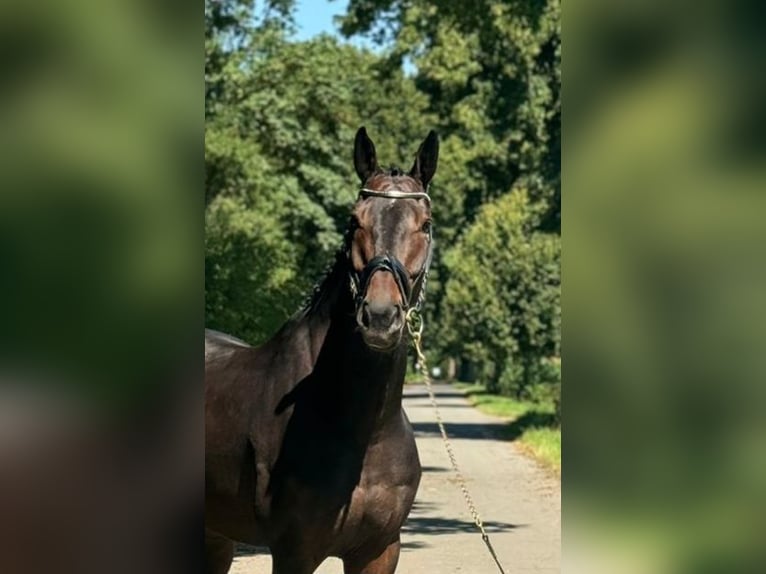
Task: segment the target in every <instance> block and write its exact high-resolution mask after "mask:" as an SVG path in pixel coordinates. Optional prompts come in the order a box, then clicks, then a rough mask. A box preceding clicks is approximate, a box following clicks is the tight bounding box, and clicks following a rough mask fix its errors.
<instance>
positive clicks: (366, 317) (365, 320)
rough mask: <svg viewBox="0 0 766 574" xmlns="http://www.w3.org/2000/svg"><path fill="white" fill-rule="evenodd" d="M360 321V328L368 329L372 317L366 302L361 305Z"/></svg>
mask: <svg viewBox="0 0 766 574" xmlns="http://www.w3.org/2000/svg"><path fill="white" fill-rule="evenodd" d="M361 319H362V321H361V323H362V327H364V328H365V329H369V328H370V325H371V324H372V315H371V314H370V306H369V305H368V304H367V301H365V302H364V303H362V313H361Z"/></svg>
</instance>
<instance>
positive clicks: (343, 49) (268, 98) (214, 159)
mask: <svg viewBox="0 0 766 574" xmlns="http://www.w3.org/2000/svg"><path fill="white" fill-rule="evenodd" d="M245 24H246V23H243V24H242V25H243V28H242V30H244V31H242V30H240V33H239V35H238V36H237V41H236V42H235V41H233V40H231V39H226V40H221V39H219V40H218V42H217V43H215V42H214V43H213V44H214V45H215V46H218V47H219V48H220V47H221V46H223V47H224V48H225V47H226V46H228V47H229V49H228V51H226V50H224V51H223V53H224V55H225V57H226V58H228V60H227V61H225V62H224V63H222V64H221V63H220V62H219V63H217V64H216V66H212V65H211V68H215V69H218V70H220V73H219V74H218V76H216V77H217V80H216V81H215V82H211V85H212V86H213V87H212V88H211V89H210V90H209V92H208V93H209V94H210V100H211V101H209V102H208V103H207V108H208V110H207V111H208V114H207V116H206V137H205V169H206V200H207V208H206V209H207V213H206V237H207V241H206V266H205V272H206V293H207V296H206V320H207V324H208V326H210V327H214V328H219V329H223V330H228V331H231V332H233V333H235V334H238V335H240V336H244V337H246V338H247V339H248V340H249V341H252V342H258V341H262V340H263V339H265V338H266V337H267V336H268V335H269V334H271V333H272V332H273V331H274V330H275V329H276V328H277V327H278V326H279V325H280V324H281V323H282V322H283V321H284V320H285V319H286V318H287V317H288V316H289V315H290V313H291V312H292V311H295V310H296V309H297V308H298V305H299V303H300V296H299V293H301V292H307V291H308V290H309V288H310V287H311V284H312V283H313V282H315V281H316V280H317V279H318V278H319V277H320V276H321V274H322V272H323V270H324V268H325V266H326V265H327V264H328V263H329V262H330V261H331V260H332V256H333V254H334V253H335V250H336V249H337V248H338V246H339V244H340V241H341V233H342V230H343V228H344V227H345V225H346V222H347V218H348V210H349V207H350V205H351V204H352V202H353V201H354V199H355V198H356V194H357V189H358V180H357V176H356V175H355V173H354V170H353V166H352V162H351V150H352V142H353V137H354V133H355V131H356V129H357V128H358V127H359V126H360V125H363V124H364V125H366V126H367V127H368V130H369V131H370V132H371V133H372V134H373V136H374V137H375V139H376V144H377V147H378V151H379V156H380V157H381V158H383V159H386V158H390V161H393V162H397V161H402V160H404V161H406V162H409V161H411V157H412V155H413V154H414V152H415V149H414V146H415V145H416V142H418V141H420V140H421V139H422V137H423V134H425V133H426V132H427V127H428V126H430V125H432V123H433V122H432V120H430V118H429V116H428V114H427V112H426V107H427V98H426V96H425V95H423V94H422V93H420V92H418V91H417V89H416V87H415V85H414V82H413V81H412V80H411V79H409V78H406V77H405V76H404V74H403V73H402V72H401V71H399V72H398V73H391V72H390V70H388V69H387V68H385V67H381V66H380V57H378V56H376V55H374V54H372V53H370V52H366V51H362V50H359V49H358V48H355V47H353V46H350V45H344V44H342V43H340V42H339V41H338V40H336V39H333V38H331V37H328V36H323V37H319V38H316V39H313V40H311V41H308V42H290V41H288V39H287V37H286V30H287V29H288V28H289V24H284V23H282V22H281V21H279V20H277V21H268V20H261V21H259V22H257V23H250V24H248V25H249V26H250V27H249V28H247V26H246V25H245ZM247 30H249V34H248V33H247ZM232 33H233V32H231V30H230V28H227V29H226V31H225V34H224V35H225V36H227V37H229V36H231V34H232ZM219 52H220V50H218V51H216V50H211V51H210V54H214V55H216V57H218V55H219ZM210 77H211V78H212V77H213V75H211V76H210ZM207 79H208V78H207V75H206V80H207ZM235 212H238V213H235ZM234 308H236V309H237V310H236V311H234V310H233V309H234Z"/></svg>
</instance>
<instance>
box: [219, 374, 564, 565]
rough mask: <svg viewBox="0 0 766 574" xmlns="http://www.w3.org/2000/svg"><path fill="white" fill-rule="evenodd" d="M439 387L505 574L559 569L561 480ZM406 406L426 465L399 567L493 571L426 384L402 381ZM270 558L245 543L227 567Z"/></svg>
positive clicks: (495, 424) (494, 422)
mask: <svg viewBox="0 0 766 574" xmlns="http://www.w3.org/2000/svg"><path fill="white" fill-rule="evenodd" d="M436 391H437V395H438V401H439V405H440V408H441V412H442V417H443V419H444V421H445V423H446V425H447V432H448V433H449V435H450V437H451V440H452V443H453V447H454V450H455V455H456V456H457V459H458V463H459V464H460V465H461V467H462V469H463V474H465V475H466V477H467V478H468V488H469V490H470V491H471V493H472V494H473V497H474V500H475V502H476V506H477V508H478V510H479V513H480V514H481V515H482V517H483V519H484V522H485V525H486V526H487V530H488V531H489V532H490V538H491V540H492V542H493V545H494V546H495V549H496V550H497V553H498V556H499V557H500V560H501V562H502V563H503V565H504V566H505V569H506V571H507V572H508V574H511V573H521V572H535V573H540V574H553V573H554V572H555V573H558V572H560V560H561V487H560V482H559V480H558V479H557V478H554V477H551V476H550V475H549V474H548V473H547V472H546V471H544V470H542V469H540V468H539V467H538V465H537V464H536V463H535V462H533V461H532V460H530V459H529V458H527V457H526V456H525V455H523V454H522V453H521V452H520V451H519V450H518V449H517V448H516V447H515V446H514V445H513V444H512V443H510V444H509V443H508V442H507V441H506V442H504V441H500V440H496V439H495V438H494V437H495V436H497V434H498V430H499V429H500V428H501V427H502V426H503V422H502V420H500V419H497V418H493V417H490V416H487V415H485V414H482V413H480V412H479V411H477V410H476V409H474V408H473V407H471V406H470V405H469V404H468V402H467V401H466V399H465V398H464V397H463V396H462V395H461V394H460V393H459V392H458V391H456V390H455V389H453V388H452V387H450V386H447V385H437V386H436ZM404 407H405V409H406V411H407V415H408V416H409V418H410V421H411V422H412V425H413V427H414V429H415V433H416V436H417V442H418V451H419V453H420V462H421V464H422V465H423V471H424V472H423V479H422V481H421V483H420V489H419V490H418V496H417V499H416V501H415V507H414V509H413V511H412V513H411V514H410V517H409V520H408V521H407V523H406V524H405V526H404V529H403V532H402V543H403V552H402V555H401V558H400V560H399V567H398V568H397V573H398V574H436V573H440V574H441V573H456V572H457V573H463V574H496V573H497V570H496V567H495V565H494V563H493V562H492V559H491V558H490V556H489V554H488V553H487V550H486V547H485V546H484V543H483V542H482V540H481V537H480V536H479V535H478V534H477V533H476V532H475V531H474V527H473V523H472V521H471V516H470V514H469V512H468V509H467V508H466V505H465V501H464V499H463V495H462V493H461V492H460V489H459V487H458V485H457V483H456V482H455V478H454V475H453V473H452V472H451V470H450V466H449V459H448V458H447V454H446V452H445V451H444V445H443V443H442V440H441V436H440V435H439V430H438V427H437V426H436V423H435V419H434V415H433V410H432V409H431V405H430V402H429V400H428V397H427V395H426V392H425V388H424V387H422V386H417V385H412V386H407V387H405V400H404ZM270 565H271V558H270V557H269V556H268V555H265V554H260V553H257V551H254V549H252V548H246V547H242V548H240V549H238V556H237V557H236V558H235V561H234V566H233V567H232V570H231V572H232V573H233V574H270V572H271V569H270ZM342 572H343V567H342V563H341V562H340V561H339V560H336V559H328V560H326V561H325V562H324V563H323V564H322V566H321V567H320V568H319V569H318V570H317V573H318V574H342Z"/></svg>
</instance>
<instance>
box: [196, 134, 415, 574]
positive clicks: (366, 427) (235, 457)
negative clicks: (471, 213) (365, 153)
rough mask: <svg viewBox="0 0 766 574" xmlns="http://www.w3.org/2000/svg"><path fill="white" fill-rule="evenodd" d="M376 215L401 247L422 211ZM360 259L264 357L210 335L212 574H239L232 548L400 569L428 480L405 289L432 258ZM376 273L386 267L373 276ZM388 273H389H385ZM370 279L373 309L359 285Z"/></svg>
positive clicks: (310, 562) (377, 571) (294, 572)
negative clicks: (402, 538)
mask: <svg viewBox="0 0 766 574" xmlns="http://www.w3.org/2000/svg"><path fill="white" fill-rule="evenodd" d="M361 131H362V130H360V132H361ZM365 137H366V134H365ZM357 139H359V137H358V138H357ZM370 144H371V142H370ZM372 153H373V154H374V148H373V149H372ZM429 179H430V178H429ZM426 184H427V182H426ZM414 195H417V194H414ZM420 195H425V194H424V193H420ZM371 201H375V202H378V203H376V204H375V205H376V206H378V207H379V208H381V213H384V214H385V217H387V218H389V219H391V221H394V222H395V223H397V225H399V227H402V230H400V235H401V234H403V233H404V232H405V231H406V230H405V229H404V227H403V224H401V223H400V221H401V220H402V216H403V215H407V214H408V213H409V212H406V209H409V210H410V211H412V212H413V213H414V210H415V207H413V206H412V205H410V206H409V207H407V208H405V207H399V208H398V209H400V210H402V213H401V214H398V215H397V214H396V213H392V210H391V206H390V205H385V206H384V205H383V204H382V203H381V202H384V201H388V200H385V199H382V198H375V199H373V200H371ZM399 201H401V200H399ZM406 201H409V202H412V203H414V202H415V201H416V200H414V199H408V200H406ZM367 207H368V208H369V206H367ZM413 213H409V215H410V217H411V218H414V215H413ZM367 216H368V217H372V216H371V215H370V214H367ZM381 217H383V216H382V215H381ZM413 221H415V219H413ZM416 223H417V226H418V227H417V229H419V228H420V227H419V226H420V225H421V223H419V222H416ZM416 223H413V225H415V224H416ZM394 235H395V234H393V233H389V236H390V237H394ZM408 237H409V236H408ZM352 238H353V236H352ZM358 238H361V239H364V235H363V234H359V236H358ZM389 241H393V239H389ZM429 242H430V236H429ZM414 243H418V242H414ZM418 245H420V243H418ZM423 245H426V244H425V243H423ZM352 248H354V249H357V251H356V252H355V253H357V254H359V253H361V251H359V250H360V249H363V248H364V244H362V243H359V244H358V245H352V244H350V243H349V244H348V245H347V251H346V252H345V253H344V254H343V256H339V257H338V258H337V260H336V263H335V265H334V267H333V268H332V270H331V272H330V273H329V275H328V276H327V277H326V278H325V280H324V283H323V284H322V286H321V287H320V288H319V289H318V291H317V293H316V294H315V297H314V299H313V300H312V302H311V303H310V304H309V305H308V307H307V308H306V309H304V310H303V311H302V312H300V313H299V314H298V315H297V316H296V317H294V318H293V319H291V320H290V321H289V322H288V323H287V324H286V325H285V326H283V328H282V329H281V330H280V331H279V332H278V333H277V334H276V335H275V336H274V337H273V338H272V339H271V340H270V341H268V342H267V343H265V344H264V345H263V346H261V347H257V348H253V347H250V346H248V345H246V344H245V343H243V342H242V341H239V340H238V339H235V338H234V337H231V336H229V335H225V334H222V333H216V332H206V340H205V363H206V364H205V385H206V387H205V409H206V412H205V417H206V443H205V473H206V553H207V562H208V572H210V573H211V574H224V573H226V572H227V571H228V569H229V566H230V564H231V560H232V556H233V543H232V540H238V541H242V542H246V543H250V544H254V545H262V546H268V547H269V548H270V550H271V553H272V556H273V559H274V568H273V572H274V573H275V574H309V573H311V572H313V571H314V569H315V568H316V567H317V566H318V565H319V564H320V563H321V562H322V561H323V560H324V559H325V558H326V557H327V556H337V557H340V558H341V559H343V562H344V568H345V572H346V573H347V574H392V573H393V572H394V570H395V568H396V564H397V561H398V556H399V531H400V529H401V527H402V525H403V524H404V521H405V520H406V518H407V515H408V514H409V511H410V509H411V507H412V504H413V501H414V498H415V494H416V492H417V488H418V484H419V482H420V474H421V468H420V462H419V459H418V453H417V449H416V446H415V439H414V435H413V431H412V427H411V426H410V424H409V421H408V420H407V417H406V415H405V413H404V411H403V410H402V406H401V402H402V386H403V383H404V375H405V371H406V365H407V341H406V338H405V337H402V330H403V318H402V314H403V313H402V309H403V308H406V305H407V304H408V303H409V301H404V300H403V299H404V296H405V295H404V291H402V292H401V293H400V290H399V287H397V285H402V284H403V283H404V282H407V285H406V287H407V294H409V293H410V291H411V290H417V291H419V289H420V288H422V282H423V281H424V278H423V277H421V276H422V275H423V273H422V270H423V269H426V270H427V264H428V262H429V261H430V247H429V249H428V252H427V253H421V254H414V255H413V254H410V255H411V256H410V257H405V256H404V255H402V257H401V259H402V260H403V261H405V263H401V262H399V260H398V259H394V255H393V254H392V255H391V259H393V261H394V263H390V261H389V255H386V256H385V257H377V258H375V257H373V255H375V253H374V250H372V251H371V253H370V254H369V256H364V257H362V259H361V262H360V263H359V265H358V266H357V267H356V268H355V266H354V258H353V257H352V256H350V253H351V251H352ZM371 249H372V248H371ZM384 252H385V253H387V254H388V253H393V251H392V250H391V249H389V248H386V249H385V251H384ZM401 253H404V252H401ZM416 255H417V256H416ZM360 257H361V256H360ZM373 259H374V262H373V263H372V265H374V266H375V267H374V268H373V269H372V270H367V269H366V268H365V265H366V264H367V262H368V261H370V260H373ZM408 262H409V263H410V267H407V266H406V263H408ZM394 266H396V271H395V270H394ZM381 269H383V270H384V271H390V273H388V272H376V271H380V270H381ZM413 269H414V272H413ZM418 269H420V271H421V273H420V275H418V273H417V270H418ZM365 270H367V271H368V273H366V274H365V273H362V271H365ZM396 273H399V276H396ZM355 274H356V275H355ZM359 276H363V277H364V278H363V279H362V280H361V282H360V283H358V284H359V285H362V286H363V290H364V292H363V293H362V294H361V295H362V296H361V297H359V296H358V294H357V293H356V292H353V291H354V288H353V287H352V283H353V282H350V281H349V278H350V277H351V278H354V277H359ZM410 276H411V277H415V278H417V277H421V278H420V279H419V281H420V282H419V283H418V284H417V285H415V284H414V283H417V282H416V281H413V282H411V281H410ZM411 283H412V284H411ZM373 287H374V293H373ZM413 287H414V288H416V289H413ZM387 289H388V291H387ZM367 291H370V293H373V294H372V295H370V294H366V293H367ZM386 293H388V295H387V294H386ZM389 295H390V297H392V298H396V301H398V303H397V304H395V305H393V306H389V307H386V306H385V305H383V304H381V301H385V298H386V297H388V296H389ZM368 307H369V308H368ZM390 308H393V309H394V311H390ZM397 320H398V323H397Z"/></svg>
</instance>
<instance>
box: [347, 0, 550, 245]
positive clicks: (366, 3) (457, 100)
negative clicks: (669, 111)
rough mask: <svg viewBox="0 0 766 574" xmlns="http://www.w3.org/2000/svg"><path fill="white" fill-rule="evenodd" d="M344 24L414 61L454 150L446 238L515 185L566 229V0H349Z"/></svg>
mask: <svg viewBox="0 0 766 574" xmlns="http://www.w3.org/2000/svg"><path fill="white" fill-rule="evenodd" d="M342 31H343V32H344V33H345V34H347V35H354V34H365V33H366V34H370V35H372V36H373V37H374V38H376V39H378V40H381V41H387V42H389V43H390V44H391V46H392V47H391V50H390V62H391V64H392V66H394V67H398V66H400V65H401V63H402V61H403V60H404V59H405V58H409V59H411V61H412V62H413V63H414V65H415V66H416V68H417V74H416V83H417V86H418V88H419V89H420V90H421V91H422V92H423V93H425V94H427V95H428V97H429V104H430V109H431V110H432V111H433V112H434V113H435V114H436V115H437V117H438V121H439V130H440V132H441V135H442V136H443V140H444V141H443V145H442V150H443V155H444V156H445V157H449V158H450V161H449V162H445V163H444V164H443V165H442V166H441V167H440V172H439V180H438V181H439V189H440V200H441V202H440V205H439V213H438V215H439V221H440V222H441V225H442V231H441V233H442V235H443V236H445V237H446V238H447V240H448V241H452V240H453V239H454V236H455V235H457V234H458V233H459V230H460V229H461V228H462V227H463V226H464V224H465V223H466V221H468V222H470V221H471V220H472V219H473V217H474V216H475V214H476V212H477V210H478V209H479V208H480V206H481V205H482V204H483V203H484V202H486V201H488V200H490V199H492V198H495V197H498V196H500V195H502V194H505V193H507V192H508V191H509V190H510V189H512V188H513V187H518V186H523V187H524V188H526V189H527V190H528V192H529V195H530V198H531V199H533V200H535V201H540V202H542V203H543V204H544V205H545V206H546V212H545V214H544V215H545V217H544V218H543V220H542V221H541V224H542V225H543V226H544V227H545V228H546V229H549V230H554V231H560V172H561V162H560V138H561V136H560V132H561V101H560V86H561V72H560V63H561V40H560V38H561V26H560V3H559V0H514V1H512V2H507V1H505V0H478V1H477V0H473V1H471V2H468V1H465V0H445V1H443V2H438V3H436V2H430V1H427V0H411V1H408V2H403V1H402V0H350V2H349V7H348V14H347V15H346V16H345V18H343V21H342Z"/></svg>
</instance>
